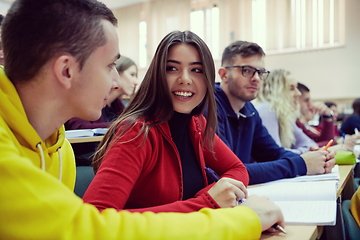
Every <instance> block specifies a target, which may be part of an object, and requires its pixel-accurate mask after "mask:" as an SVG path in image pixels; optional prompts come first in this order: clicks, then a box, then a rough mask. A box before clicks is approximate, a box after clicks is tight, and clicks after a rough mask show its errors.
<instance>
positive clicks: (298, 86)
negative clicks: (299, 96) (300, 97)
mask: <svg viewBox="0 0 360 240" xmlns="http://www.w3.org/2000/svg"><path fill="white" fill-rule="evenodd" d="M297 88H298V89H299V91H300V92H301V93H306V92H310V89H309V88H308V87H307V86H305V85H304V84H302V83H298V84H297Z"/></svg>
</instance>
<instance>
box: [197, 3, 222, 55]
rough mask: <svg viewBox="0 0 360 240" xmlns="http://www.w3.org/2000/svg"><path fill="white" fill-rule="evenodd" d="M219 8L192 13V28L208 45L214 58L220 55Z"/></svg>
mask: <svg viewBox="0 0 360 240" xmlns="http://www.w3.org/2000/svg"><path fill="white" fill-rule="evenodd" d="M219 27H220V24H219V8H218V7H217V6H214V7H212V8H209V9H206V8H205V9H203V10H196V11H192V12H191V13H190V30H191V31H192V32H194V33H196V34H197V35H198V36H199V37H200V38H201V39H203V40H204V41H205V42H206V44H207V45H208V47H209V49H210V51H211V53H212V55H213V58H218V57H219V47H220V46H219V34H220V33H219V32H220V31H219Z"/></svg>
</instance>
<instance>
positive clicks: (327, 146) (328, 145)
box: [324, 139, 334, 151]
mask: <svg viewBox="0 0 360 240" xmlns="http://www.w3.org/2000/svg"><path fill="white" fill-rule="evenodd" d="M333 141H334V140H332V139H330V141H329V142H328V143H327V144H326V146H325V148H324V150H325V151H327V150H328V148H329V147H330V146H331V144H332V143H333Z"/></svg>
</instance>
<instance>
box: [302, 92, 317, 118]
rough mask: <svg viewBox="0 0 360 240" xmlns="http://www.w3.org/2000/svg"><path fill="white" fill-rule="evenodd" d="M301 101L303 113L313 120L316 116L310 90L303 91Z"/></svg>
mask: <svg viewBox="0 0 360 240" xmlns="http://www.w3.org/2000/svg"><path fill="white" fill-rule="evenodd" d="M299 102H300V112H301V115H303V116H304V118H305V119H306V120H308V121H310V120H312V119H313V118H314V112H313V110H312V104H311V99H310V92H303V93H302V94H301V97H300V100H299Z"/></svg>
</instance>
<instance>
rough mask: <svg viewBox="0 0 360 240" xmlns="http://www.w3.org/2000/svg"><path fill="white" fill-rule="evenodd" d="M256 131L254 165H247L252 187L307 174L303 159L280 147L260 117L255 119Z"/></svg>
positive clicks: (252, 153)
mask: <svg viewBox="0 0 360 240" xmlns="http://www.w3.org/2000/svg"><path fill="white" fill-rule="evenodd" d="M255 117H256V115H255V116H254V119H253V121H256V124H255V131H254V135H253V146H252V152H251V156H252V158H253V161H255V162H254V163H247V164H245V166H246V168H247V170H248V172H249V177H250V185H251V184H258V183H264V182H268V181H274V180H278V179H283V178H292V177H296V176H299V175H305V174H306V165H305V162H304V160H303V158H302V157H301V156H300V155H298V154H295V153H293V152H291V151H287V150H285V149H284V148H282V147H279V146H278V145H277V144H276V142H275V141H274V139H273V138H272V137H271V136H270V134H269V133H268V131H267V129H266V128H265V127H264V126H263V125H262V121H261V119H260V118H259V117H257V118H255Z"/></svg>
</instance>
